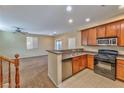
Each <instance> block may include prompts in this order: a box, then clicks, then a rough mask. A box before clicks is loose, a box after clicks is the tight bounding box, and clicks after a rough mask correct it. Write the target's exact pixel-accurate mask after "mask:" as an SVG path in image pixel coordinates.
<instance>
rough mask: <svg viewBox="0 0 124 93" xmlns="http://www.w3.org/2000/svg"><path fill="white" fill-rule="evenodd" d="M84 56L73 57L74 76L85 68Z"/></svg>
mask: <svg viewBox="0 0 124 93" xmlns="http://www.w3.org/2000/svg"><path fill="white" fill-rule="evenodd" d="M86 58H87V57H86V55H83V56H78V57H74V58H73V59H72V73H73V74H75V73H77V72H79V71H81V70H83V69H84V68H85V67H86Z"/></svg>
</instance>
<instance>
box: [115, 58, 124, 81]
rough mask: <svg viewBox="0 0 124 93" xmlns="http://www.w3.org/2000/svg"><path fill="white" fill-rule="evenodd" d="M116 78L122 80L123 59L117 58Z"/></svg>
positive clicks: (123, 78) (123, 74) (123, 72)
mask: <svg viewBox="0 0 124 93" xmlns="http://www.w3.org/2000/svg"><path fill="white" fill-rule="evenodd" d="M116 68H117V69H116V78H117V79H120V80H124V60H117V65H116Z"/></svg>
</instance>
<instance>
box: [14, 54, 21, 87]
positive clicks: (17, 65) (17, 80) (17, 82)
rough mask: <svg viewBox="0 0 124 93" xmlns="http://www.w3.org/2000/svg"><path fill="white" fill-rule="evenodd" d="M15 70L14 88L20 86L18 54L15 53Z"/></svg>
mask: <svg viewBox="0 0 124 93" xmlns="http://www.w3.org/2000/svg"><path fill="white" fill-rule="evenodd" d="M15 58H16V59H15V70H16V74H15V83H16V86H15V87H16V88H19V87H20V74H19V55H18V54H16V55H15Z"/></svg>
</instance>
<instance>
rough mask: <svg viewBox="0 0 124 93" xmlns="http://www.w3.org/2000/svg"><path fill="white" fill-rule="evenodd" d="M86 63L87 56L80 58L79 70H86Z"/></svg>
mask: <svg viewBox="0 0 124 93" xmlns="http://www.w3.org/2000/svg"><path fill="white" fill-rule="evenodd" d="M86 63H87V55H83V56H81V59H80V63H79V69H80V70H82V69H85V68H86Z"/></svg>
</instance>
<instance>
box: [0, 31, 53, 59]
mask: <svg viewBox="0 0 124 93" xmlns="http://www.w3.org/2000/svg"><path fill="white" fill-rule="evenodd" d="M27 36H28V35H23V34H21V33H12V32H4V31H0V55H4V56H7V57H11V58H13V57H14V55H15V54H16V53H19V54H20V57H21V58H25V57H33V56H42V55H47V52H46V50H51V49H54V38H53V37H50V36H42V35H30V36H35V37H38V40H39V47H38V48H37V49H32V50H27V49H26V37H27Z"/></svg>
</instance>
